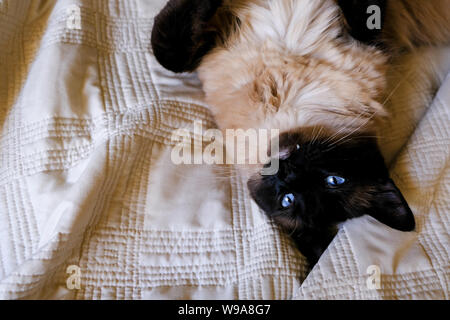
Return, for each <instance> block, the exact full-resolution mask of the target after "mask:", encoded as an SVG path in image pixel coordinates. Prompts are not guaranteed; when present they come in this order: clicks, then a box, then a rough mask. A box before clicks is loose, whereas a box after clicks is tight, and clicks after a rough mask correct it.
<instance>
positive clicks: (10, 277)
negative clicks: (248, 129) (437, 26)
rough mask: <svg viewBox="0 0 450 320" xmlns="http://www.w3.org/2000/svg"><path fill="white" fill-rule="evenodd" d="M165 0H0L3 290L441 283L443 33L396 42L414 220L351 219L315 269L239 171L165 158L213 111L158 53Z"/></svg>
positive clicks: (200, 290) (445, 114) (295, 290)
mask: <svg viewBox="0 0 450 320" xmlns="http://www.w3.org/2000/svg"><path fill="white" fill-rule="evenodd" d="M164 2H165V1H164V0H135V1H119V0H108V1H107V0H85V1H81V0H58V1H56V0H53V1H51V0H50V1H48V0H47V1H44V0H0V298H4V299H13V298H23V299H25V298H28V299H30V298H42V299H52V298H54V299H160V298H163V299H183V298H184V299H202V298H207V299H260V298H262V299H289V298H299V299H308V298H344V299H347V298H441V299H448V298H449V286H450V285H449V282H450V281H449V279H450V275H449V271H450V262H449V250H450V244H449V239H450V237H449V230H450V219H449V211H450V200H449V199H450V185H449V183H448V181H449V180H450V170H449V169H450V150H449V148H450V147H449V145H450V124H449V123H450V108H449V103H450V48H447V49H446V48H442V49H434V50H428V51H423V52H420V53H417V54H415V55H413V56H410V57H405V58H404V59H402V61H401V62H399V65H398V66H396V67H395V68H394V69H393V71H392V94H390V95H389V97H387V98H388V99H387V104H388V106H389V107H390V108H391V110H392V114H393V116H392V118H391V121H390V123H389V124H387V125H386V129H385V134H384V135H383V137H382V141H383V142H382V143H383V147H384V151H385V154H386V158H387V159H388V160H389V162H390V163H392V175H393V178H394V179H395V181H396V183H397V185H398V186H399V188H400V189H401V190H402V192H403V194H404V195H405V197H406V199H407V200H408V202H409V204H410V206H411V208H412V209H413V212H414V213H415V215H416V219H417V232H414V233H401V232H396V231H394V230H391V229H389V228H387V227H385V226H384V225H382V224H380V223H378V222H377V221H375V220H373V219H371V218H368V217H364V218H360V219H357V220H354V221H349V222H348V223H346V224H345V226H344V227H343V229H342V230H341V231H340V233H339V234H338V236H337V238H336V239H335V241H334V242H333V243H332V244H331V246H330V248H329V250H327V251H326V253H325V254H324V255H323V256H322V259H321V260H320V262H319V264H318V265H317V266H316V267H315V268H314V269H313V270H312V272H311V273H309V274H306V266H305V261H304V260H303V258H302V257H301V255H300V254H299V253H298V252H297V250H295V248H294V247H293V245H292V242H291V241H290V240H289V238H288V237H287V236H285V235H284V234H282V233H281V232H280V231H279V230H278V229H277V228H276V227H275V226H274V225H273V223H271V222H270V221H268V220H267V219H266V218H265V216H264V215H263V214H262V213H261V212H259V210H258V209H257V207H256V205H255V204H253V203H252V202H251V201H250V199H249V196H248V193H247V190H246V187H245V181H243V180H242V179H240V178H239V176H237V175H235V174H231V175H226V174H224V173H223V172H222V171H221V170H220V168H217V167H214V166H208V165H181V166H177V165H174V164H173V163H172V162H171V160H170V152H171V148H172V146H173V145H174V142H173V141H171V133H172V132H173V131H174V130H175V129H177V128H188V129H192V125H193V122H194V121H195V120H203V126H204V128H208V127H213V126H214V120H213V119H212V117H211V115H210V113H209V111H208V107H207V106H206V105H205V104H204V103H203V102H202V91H201V86H200V83H199V81H198V79H197V78H196V76H195V75H174V74H172V73H170V72H168V71H165V70H164V69H163V68H161V67H160V66H159V65H158V64H157V63H156V61H155V59H154V57H153V56H152V53H151V50H150V41H149V37H150V31H151V27H152V18H153V16H154V15H155V14H156V13H157V12H158V10H159V9H160V8H161V6H162V5H163V4H164ZM197 138H198V137H197ZM368 271H369V273H368ZM377 276H378V277H377ZM377 279H378V280H379V281H377Z"/></svg>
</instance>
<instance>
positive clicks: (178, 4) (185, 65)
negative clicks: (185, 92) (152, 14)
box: [151, 0, 222, 72]
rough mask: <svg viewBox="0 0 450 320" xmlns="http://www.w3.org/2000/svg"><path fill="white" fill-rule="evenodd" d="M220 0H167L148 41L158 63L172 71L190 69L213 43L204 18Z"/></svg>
mask: <svg viewBox="0 0 450 320" xmlns="http://www.w3.org/2000/svg"><path fill="white" fill-rule="evenodd" d="M221 4H222V0H170V1H169V2H168V3H167V4H166V6H165V7H164V8H163V9H162V10H161V12H160V13H159V14H158V15H157V16H156V18H155V22H154V25H153V30H152V37H151V44H152V49H153V54H154V55H155V57H156V59H157V60H158V62H159V63H160V64H161V65H162V66H163V67H165V68H166V69H168V70H171V71H173V72H185V71H193V70H194V69H195V68H196V67H197V66H198V64H199V63H200V61H201V59H202V58H203V56H204V55H205V54H207V53H208V51H209V50H211V49H212V48H213V47H214V45H215V40H216V32H215V31H214V30H211V28H210V27H209V25H208V21H209V20H210V19H211V18H212V17H213V16H214V14H215V13H216V11H217V9H218V8H219V7H220V6H221Z"/></svg>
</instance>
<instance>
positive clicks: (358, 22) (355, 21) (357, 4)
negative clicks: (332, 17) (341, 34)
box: [337, 0, 396, 44]
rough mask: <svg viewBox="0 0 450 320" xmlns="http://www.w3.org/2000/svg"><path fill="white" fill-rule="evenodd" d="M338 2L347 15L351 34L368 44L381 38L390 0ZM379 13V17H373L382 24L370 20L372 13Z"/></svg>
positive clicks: (348, 0) (343, 0)
mask: <svg viewBox="0 0 450 320" xmlns="http://www.w3.org/2000/svg"><path fill="white" fill-rule="evenodd" d="M394 1H396V0H394ZM337 2H338V4H339V6H340V7H341V10H342V12H343V14H344V16H345V19H346V21H347V27H348V31H349V32H350V35H351V36H353V37H354V38H355V39H357V40H359V41H361V42H363V43H366V44H374V43H377V42H378V41H379V40H380V35H381V31H382V29H383V25H384V20H385V16H386V7H387V3H388V0H337ZM372 6H375V7H372ZM373 8H375V9H373ZM372 9H373V10H372ZM377 14H379V17H373V19H375V20H376V19H379V22H380V24H379V26H374V25H373V24H372V23H369V20H370V19H371V16H372V15H377Z"/></svg>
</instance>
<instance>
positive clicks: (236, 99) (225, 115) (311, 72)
mask: <svg viewBox="0 0 450 320" xmlns="http://www.w3.org/2000/svg"><path fill="white" fill-rule="evenodd" d="M404 2H405V1H401V0H400V1H398V3H397V1H391V2H390V3H391V5H390V8H389V10H392V11H395V12H391V13H389V15H388V17H387V19H386V29H387V30H388V33H386V38H387V39H388V41H389V42H390V43H392V44H394V43H396V45H397V48H409V49H410V48H411V47H412V46H413V45H414V43H415V42H417V43H419V42H422V43H425V44H432V43H434V41H432V40H428V42H427V41H424V40H423V39H427V36H431V35H433V34H436V35H437V38H436V42H444V40H446V39H448V38H450V37H449V31H448V30H449V29H448V25H450V24H448V25H447V29H446V30H439V27H438V26H441V25H442V22H443V21H444V23H446V21H447V18H446V17H447V16H444V17H440V22H435V23H433V24H431V26H430V29H426V28H424V27H422V29H423V30H422V31H423V34H422V35H421V36H416V35H413V33H412V32H413V31H415V30H416V31H418V30H417V28H418V27H417V26H414V27H412V26H411V25H414V23H415V22H416V21H415V18H413V17H411V16H410V15H408V11H407V10H406V9H405V4H404ZM406 2H408V3H409V4H410V5H412V4H413V7H414V8H415V9H416V10H417V9H418V7H419V3H423V2H427V1H423V0H407V1H406ZM429 2H433V3H434V4H438V5H441V6H444V7H445V8H446V9H442V10H441V11H442V12H444V13H445V12H448V11H449V10H448V2H447V0H430V1H429ZM444 2H445V3H444ZM393 3H394V4H393ZM224 10H225V11H228V12H229V13H231V15H233V16H235V17H236V19H235V23H234V25H233V26H232V27H231V28H230V29H231V30H232V31H231V33H230V34H227V36H226V37H224V39H225V40H224V41H223V44H222V45H219V46H218V47H217V48H215V49H214V50H213V51H212V52H211V53H209V54H208V55H207V56H206V57H205V58H204V59H203V61H202V63H201V65H200V67H199V69H198V71H199V77H200V79H201V81H202V82H203V88H204V91H205V94H206V100H207V102H208V103H209V104H210V105H211V107H212V111H213V113H214V115H215V118H216V120H217V123H218V125H219V127H220V128H222V129H227V128H243V129H246V128H255V129H259V128H267V129H279V130H280V132H285V131H290V130H295V129H297V128H301V127H311V126H319V127H325V128H327V129H328V130H327V132H331V134H332V135H338V133H340V134H341V135H342V134H347V132H354V131H358V132H364V133H368V134H377V129H378V127H379V123H380V122H381V121H382V120H383V118H384V117H386V115H387V113H386V111H385V109H384V106H383V100H384V98H382V97H383V93H384V90H385V87H386V80H385V79H386V77H385V73H386V70H387V67H388V61H389V57H388V56H387V55H386V54H385V53H383V52H381V51H380V50H378V49H376V48H374V47H371V46H366V45H363V44H361V43H359V42H357V41H356V40H354V39H352V38H351V37H350V36H349V35H347V33H346V32H345V30H344V28H345V26H344V22H343V17H342V16H341V12H340V9H339V7H338V6H337V4H336V2H335V0H314V1H311V0H241V1H236V0H234V1H231V2H229V3H228V4H227V5H225V7H224ZM396 10H397V11H396ZM424 10H425V11H424V12H422V13H421V17H423V19H425V18H426V16H427V15H430V17H433V18H436V17H437V16H439V15H440V14H438V11H439V8H435V7H433V6H432V5H431V4H429V3H428V4H426V5H425V9H424ZM449 16H450V15H449ZM219 17H220V13H219ZM237 21H239V23H238V22H237ZM422 22H423V21H422ZM444 27H445V25H444ZM417 39H422V40H421V41H419V40H417Z"/></svg>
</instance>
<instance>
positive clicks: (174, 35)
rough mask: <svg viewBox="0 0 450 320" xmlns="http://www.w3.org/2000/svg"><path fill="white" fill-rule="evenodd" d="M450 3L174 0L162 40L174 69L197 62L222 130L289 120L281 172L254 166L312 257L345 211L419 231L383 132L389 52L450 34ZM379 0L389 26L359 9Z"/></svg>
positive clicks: (268, 205)
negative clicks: (384, 147) (370, 21)
mask: <svg viewBox="0 0 450 320" xmlns="http://www.w3.org/2000/svg"><path fill="white" fill-rule="evenodd" d="M444 2H445V0H433V1H422V0H396V1H392V0H384V1H383V0H362V1H354V0H314V1H310V0H171V1H169V2H168V3H167V5H166V6H165V7H164V8H163V9H162V11H161V12H160V13H159V14H158V16H157V17H156V18H155V23H154V27H153V31H152V37H151V41H152V49H153V53H154V55H155V57H156V59H157V60H158V61H159V62H160V63H161V65H163V66H164V67H165V68H167V69H169V70H171V71H174V72H186V71H197V72H198V76H199V78H200V80H201V82H202V84H203V90H204V92H205V99H206V102H207V103H208V104H209V105H210V106H211V110H212V112H213V114H214V116H215V119H216V121H217V123H218V126H219V128H222V129H224V128H227V129H228V128H229V129H237V128H240V129H249V128H254V129H274V128H275V129H279V130H280V135H279V152H278V153H274V154H269V156H270V157H271V158H272V159H275V158H276V159H279V170H278V172H277V173H276V174H274V175H269V176H266V175H261V174H260V173H258V172H255V171H254V169H253V168H252V169H251V170H250V169H249V170H248V172H244V175H245V176H246V177H247V179H248V183H247V185H248V189H249V191H250V195H251V197H252V198H253V200H254V201H255V202H256V203H257V204H258V206H259V207H260V208H261V209H262V210H263V211H264V212H265V213H266V214H267V215H268V216H269V217H270V218H272V219H273V220H274V221H275V222H276V223H277V224H278V225H279V226H281V227H282V228H283V229H284V230H285V231H286V232H288V233H289V234H290V235H291V236H292V238H293V239H294V241H295V243H296V244H297V246H298V248H299V250H300V252H301V253H302V254H303V255H304V256H306V258H307V259H308V261H309V263H310V265H311V266H313V265H314V264H315V263H316V262H317V261H318V259H319V258H320V256H321V255H322V253H323V252H324V251H325V250H326V248H327V247H328V245H329V243H330V242H331V240H332V239H333V237H334V236H335V234H336V232H337V229H338V225H339V223H341V222H343V221H345V220H347V219H351V218H355V217H359V216H362V215H365V214H369V215H371V216H372V217H374V218H375V219H377V220H379V221H380V222H382V223H384V224H386V225H387V226H389V227H391V228H394V229H397V230H400V231H405V232H406V231H413V230H414V229H415V219H414V215H413V213H412V211H411V209H410V208H409V206H408V204H407V202H406V201H405V199H404V197H403V195H402V194H401V192H400V190H399V189H398V188H397V187H396V185H395V183H394V181H393V180H392V179H391V178H390V177H389V173H388V169H387V167H386V165H385V162H384V159H383V157H382V155H381V153H380V150H379V147H378V144H377V139H376V136H377V134H378V132H377V130H378V127H379V125H380V123H382V122H383V121H384V119H385V118H386V117H387V116H388V114H387V112H386V110H385V108H384V106H383V104H382V103H381V97H382V95H383V93H384V91H385V89H386V88H385V86H386V77H385V73H386V70H387V67H388V64H389V59H390V58H391V57H392V56H394V55H396V54H398V53H399V52H401V51H402V50H411V49H412V48H415V47H417V46H420V45H435V44H437V43H443V42H446V41H447V40H448V39H449V38H450V31H449V29H450V28H448V27H446V26H448V25H450V24H447V22H448V17H450V14H448V13H450V11H449V9H448V5H447V4H446V3H444ZM430 3H431V4H430ZM373 4H375V5H377V6H378V8H380V10H381V17H380V25H381V27H382V28H381V29H373V30H371V29H368V28H367V26H366V21H367V19H366V18H364V19H363V18H361V17H367V11H366V10H367V8H368V6H370V5H373ZM420 19H422V20H420ZM424 19H431V20H433V21H432V22H431V23H425V21H424ZM443 23H445V25H442V24H443ZM268 165H269V164H266V165H264V166H268ZM244 171H245V170H244Z"/></svg>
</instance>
